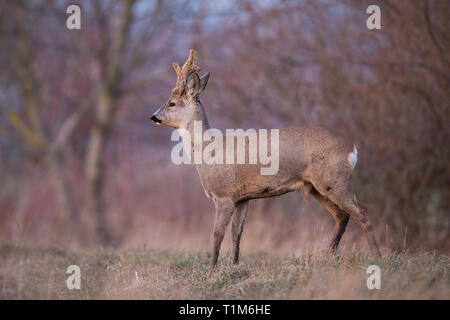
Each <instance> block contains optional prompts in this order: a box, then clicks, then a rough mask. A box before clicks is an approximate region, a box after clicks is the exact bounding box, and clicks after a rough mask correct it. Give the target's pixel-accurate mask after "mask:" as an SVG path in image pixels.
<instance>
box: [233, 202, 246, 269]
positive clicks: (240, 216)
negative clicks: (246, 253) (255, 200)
mask: <svg viewBox="0 0 450 320" xmlns="http://www.w3.org/2000/svg"><path fill="white" fill-rule="evenodd" d="M247 212H248V200H246V201H243V202H238V203H236V205H235V207H234V213H233V221H232V223H231V237H232V240H233V263H234V264H238V263H239V245H240V242H241V236H242V231H243V230H244V224H245V220H246V219H247Z"/></svg>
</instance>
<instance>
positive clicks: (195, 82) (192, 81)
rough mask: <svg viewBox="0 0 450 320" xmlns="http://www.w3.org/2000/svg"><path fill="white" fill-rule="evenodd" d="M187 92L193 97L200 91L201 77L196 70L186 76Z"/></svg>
mask: <svg viewBox="0 0 450 320" xmlns="http://www.w3.org/2000/svg"><path fill="white" fill-rule="evenodd" d="M186 92H187V93H189V95H190V96H191V97H194V96H196V95H197V94H198V93H199V92H200V78H199V76H198V74H197V73H196V72H189V73H188V75H187V76H186Z"/></svg>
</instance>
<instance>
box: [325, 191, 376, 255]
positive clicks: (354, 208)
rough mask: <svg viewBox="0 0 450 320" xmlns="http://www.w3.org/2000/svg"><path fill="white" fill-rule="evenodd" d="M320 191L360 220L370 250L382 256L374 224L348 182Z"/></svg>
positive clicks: (373, 253)
mask: <svg viewBox="0 0 450 320" xmlns="http://www.w3.org/2000/svg"><path fill="white" fill-rule="evenodd" d="M319 192H320V193H322V194H323V195H325V197H327V198H328V199H330V200H331V201H332V202H333V203H335V204H336V205H337V206H338V207H339V208H340V209H342V210H343V211H344V212H346V213H347V214H349V215H350V216H351V217H352V218H353V219H355V220H356V221H358V223H359V224H360V226H361V228H362V230H363V231H364V233H365V234H366V238H367V242H368V244H369V248H370V252H371V253H372V255H373V256H374V257H381V253H380V250H379V249H378V245H377V241H376V240H375V235H374V232H373V226H372V223H371V222H370V219H369V216H368V214H367V211H366V209H365V208H364V207H363V206H361V205H360V204H359V203H358V200H357V199H356V195H355V194H354V193H353V192H352V191H351V188H350V186H349V185H347V184H343V185H342V184H341V185H339V184H338V185H337V186H334V187H333V188H329V189H328V188H326V189H325V190H320V189H319Z"/></svg>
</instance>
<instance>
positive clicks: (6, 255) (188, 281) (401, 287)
mask: <svg viewBox="0 0 450 320" xmlns="http://www.w3.org/2000/svg"><path fill="white" fill-rule="evenodd" d="M449 263H450V259H449V257H448V256H445V255H438V254H435V253H423V254H420V255H407V254H394V253H390V252H387V251H386V250H384V256H383V258H382V259H381V260H378V261H374V260H373V259H371V258H369V257H368V256H367V255H366V254H363V253H361V252H358V251H355V250H348V249H347V250H341V251H340V255H338V256H330V255H328V254H326V253H324V252H320V251H318V252H306V253H303V254H301V255H300V256H297V257H293V256H292V257H273V256H269V255H267V254H263V253H260V254H258V253H252V254H245V253H244V255H243V256H242V259H241V263H240V265H238V266H233V265H231V264H230V256H229V254H227V253H224V254H223V255H222V256H221V259H220V263H219V266H218V268H217V271H216V272H214V273H210V271H209V254H207V253H205V252H176V251H155V250H150V249H146V248H138V249H126V250H125V249H124V250H118V251H112V250H97V251H76V252H72V251H65V250H62V249H56V248H47V249H31V248H27V247H22V246H17V245H11V244H5V243H3V244H1V243H0V299H35V298H37V299H116V298H123V299H386V298H392V299H406V298H413V299H414V298H417V299H449V298H450V295H449V288H450V277H449V273H448V267H449ZM72 264H75V265H78V266H79V267H80V269H81V289H80V290H69V289H67V287H66V279H67V277H68V276H69V275H68V274H66V273H65V271H66V269H67V267H68V266H69V265H72ZM371 264H377V265H379V266H380V268H381V289H380V290H368V289H367V286H366V279H367V277H368V275H367V274H366V268H367V267H368V266H369V265H371Z"/></svg>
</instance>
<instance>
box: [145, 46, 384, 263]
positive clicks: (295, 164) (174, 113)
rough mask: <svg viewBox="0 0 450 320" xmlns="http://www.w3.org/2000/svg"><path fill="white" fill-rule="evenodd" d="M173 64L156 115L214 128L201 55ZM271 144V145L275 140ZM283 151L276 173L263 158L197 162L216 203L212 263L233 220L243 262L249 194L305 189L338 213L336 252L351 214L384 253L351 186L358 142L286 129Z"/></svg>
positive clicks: (176, 123)
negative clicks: (204, 97) (264, 170)
mask: <svg viewBox="0 0 450 320" xmlns="http://www.w3.org/2000/svg"><path fill="white" fill-rule="evenodd" d="M174 69H175V71H176V73H177V76H178V79H177V85H176V87H175V89H174V90H173V92H172V95H171V97H170V99H169V101H168V102H167V103H166V104H165V105H164V106H162V107H161V108H160V109H159V110H158V111H156V112H155V114H154V115H153V117H152V119H153V120H154V121H155V122H158V123H161V124H163V125H166V126H169V127H172V128H182V129H185V130H187V131H188V132H189V133H191V136H193V123H194V121H196V120H197V121H198V120H201V121H202V125H203V130H206V129H208V128H209V123H208V120H207V117H206V113H205V111H204V109H203V106H202V104H201V103H200V101H199V100H198V99H199V95H200V93H201V92H202V91H203V90H204V88H205V87H206V84H207V81H208V78H209V74H206V75H204V76H203V77H202V78H200V77H199V76H198V74H197V72H198V70H199V68H198V66H197V55H196V53H195V52H194V51H193V50H191V52H190V55H189V59H188V60H187V61H186V63H185V64H184V65H183V67H182V68H180V67H179V66H178V65H177V64H174ZM170 104H175V105H174V106H170ZM247 143H248V141H247ZM268 143H269V146H268V149H269V150H270V139H269V142H268ZM224 146H225V143H224ZM193 150H194V148H192V152H194V151H193ZM279 150H280V151H279V159H280V161H279V170H278V173H277V174H275V175H267V176H265V175H261V174H260V168H261V164H260V163H257V164H213V165H208V164H198V165H195V166H196V169H197V171H198V174H199V176H200V180H201V183H202V186H203V188H204V190H205V193H206V194H207V196H208V197H210V198H212V199H213V200H214V202H215V205H216V219H215V223H214V232H213V251H212V259H211V266H212V267H215V265H216V264H217V259H218V257H219V250H220V246H221V243H222V239H223V237H224V234H225V230H226V228H227V226H228V224H229V223H230V221H231V220H233V222H232V240H233V262H234V263H238V261H239V243H240V240H241V235H242V231H243V228H244V224H245V218H246V215H247V209H248V201H249V200H250V199H258V198H266V197H274V196H279V195H282V194H284V193H287V192H291V191H301V192H302V193H303V195H304V197H305V198H306V199H308V197H309V194H312V195H313V196H314V197H315V198H316V199H317V200H318V201H319V203H321V204H322V205H323V206H324V207H325V208H326V209H327V210H328V211H329V212H330V213H331V214H332V215H333V217H334V218H335V220H336V225H335V230H334V234H333V238H332V240H331V243H330V250H331V251H332V252H335V251H336V250H337V248H338V245H339V241H340V239H341V237H342V235H343V233H344V231H345V227H346V225H347V222H348V220H349V217H353V218H354V219H356V220H357V221H358V222H359V223H360V225H361V227H362V229H363V230H364V232H365V234H366V236H367V240H368V243H369V247H370V250H371V252H372V254H373V255H374V256H380V251H379V249H378V246H377V243H376V240H375V237H374V234H373V228H372V225H371V223H370V221H369V217H368V215H367V213H366V210H365V209H364V208H363V207H362V206H360V205H359V204H358V201H357V200H356V196H355V195H354V193H353V192H352V190H351V176H352V171H353V165H352V164H351V163H350V162H349V154H350V153H351V152H354V146H353V145H351V144H349V143H347V142H346V141H345V140H343V139H342V138H340V137H337V136H335V135H333V134H331V133H330V132H329V131H328V130H326V129H323V128H309V127H302V128H282V129H280V131H279ZM192 155H193V154H192ZM192 155H191V156H192ZM192 158H193V157H192ZM192 158H191V159H192ZM247 160H248V159H247ZM246 163H248V161H246Z"/></svg>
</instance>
